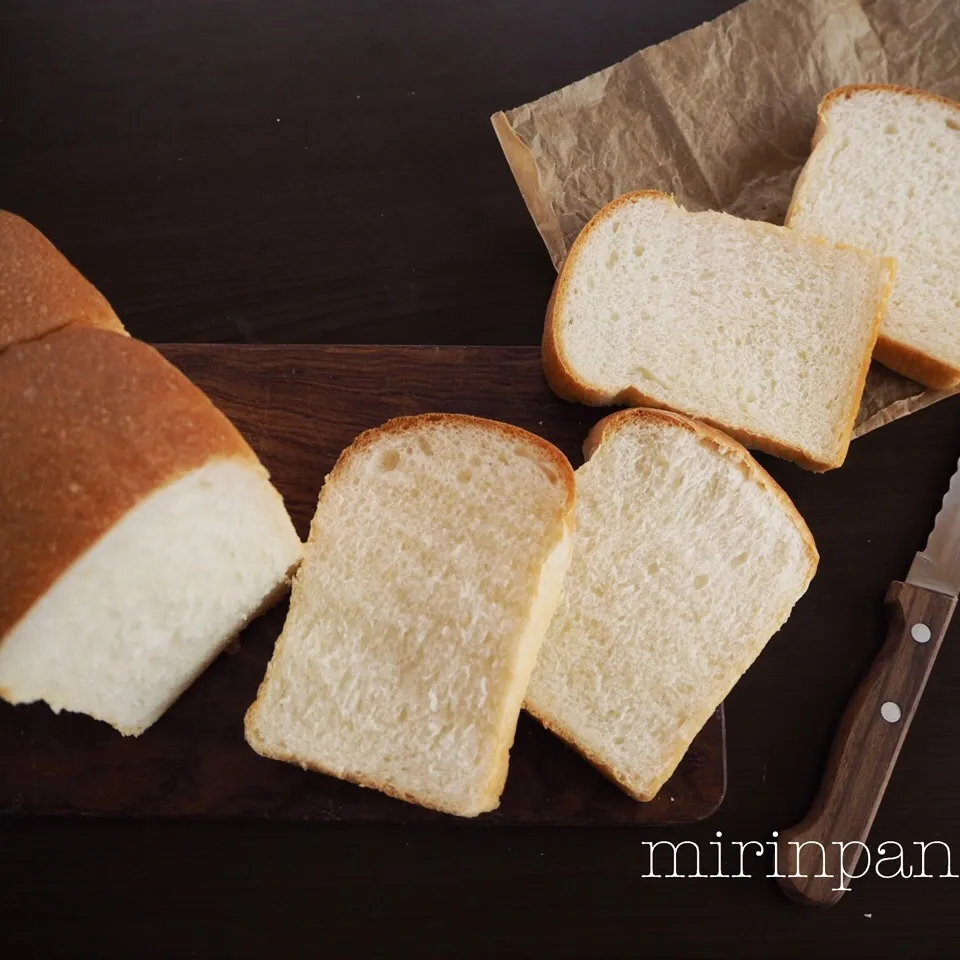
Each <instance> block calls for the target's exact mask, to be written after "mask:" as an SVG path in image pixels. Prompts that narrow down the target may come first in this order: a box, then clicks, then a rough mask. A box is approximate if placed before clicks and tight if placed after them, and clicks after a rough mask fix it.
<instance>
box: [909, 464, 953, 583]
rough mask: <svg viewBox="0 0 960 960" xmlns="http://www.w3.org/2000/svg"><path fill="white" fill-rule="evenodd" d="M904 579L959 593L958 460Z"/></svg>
mask: <svg viewBox="0 0 960 960" xmlns="http://www.w3.org/2000/svg"><path fill="white" fill-rule="evenodd" d="M907 583H912V584H914V586H917V587H924V588H926V589H927V590H936V591H937V592H938V593H946V594H949V595H950V596H953V597H955V596H957V594H958V593H960V462H958V463H957V469H956V470H955V471H954V474H953V476H952V477H951V478H950V486H949V487H948V488H947V492H946V494H945V495H944V498H943V504H942V505H941V506H940V512H939V513H938V514H937V516H936V519H935V520H934V521H933V529H932V530H931V531H930V536H929V538H928V539H927V545H926V546H925V547H924V548H923V550H921V551H920V553H918V554H917V555H916V556H915V557H914V558H913V563H912V564H911V565H910V572H909V573H908V574H907Z"/></svg>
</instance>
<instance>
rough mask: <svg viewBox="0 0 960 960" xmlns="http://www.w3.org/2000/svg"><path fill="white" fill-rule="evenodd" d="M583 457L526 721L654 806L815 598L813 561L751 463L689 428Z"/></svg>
mask: <svg viewBox="0 0 960 960" xmlns="http://www.w3.org/2000/svg"><path fill="white" fill-rule="evenodd" d="M584 453H585V455H586V456H587V457H588V460H587V462H586V463H585V464H584V465H583V466H582V467H581V468H580V469H579V470H578V471H577V532H576V534H575V536H574V554H573V561H572V562H571V564H570V570H569V571H568V573H567V577H566V580H565V581H564V587H563V597H562V599H561V602H560V606H559V607H558V609H557V612H556V614H555V616H554V618H553V621H552V622H551V624H550V629H549V630H548V631H547V638H546V640H545V641H544V645H543V648H542V649H541V651H540V656H539V658H538V660H537V666H536V669H535V670H534V673H533V678H532V679H531V681H530V686H529V688H528V690H527V696H526V703H525V706H526V708H527V709H528V710H529V711H530V712H531V713H532V714H533V715H534V716H536V717H537V718H538V719H540V720H541V721H542V722H543V723H544V725H545V726H547V727H548V728H550V729H551V730H553V731H554V732H555V733H557V734H558V735H559V736H560V737H562V738H563V739H564V740H566V741H567V742H569V743H570V744H571V745H572V746H573V747H574V748H575V749H576V750H578V751H579V752H580V753H582V754H583V755H584V756H585V757H586V758H587V759H588V760H590V761H591V762H592V763H593V764H595V765H596V766H597V767H599V768H600V770H602V771H603V772H604V773H605V774H606V775H607V776H608V777H610V779H612V780H613V781H614V782H615V783H617V784H619V785H620V786H621V787H622V788H623V789H624V790H625V791H626V792H627V793H629V794H630V795H631V796H633V797H635V798H636V799H638V800H651V799H652V798H653V797H654V796H655V795H656V793H657V791H658V790H659V789H660V787H661V786H662V785H663V783H664V782H665V781H666V780H667V779H668V778H669V777H670V775H671V773H673V771H674V769H675V768H676V766H677V764H678V763H679V762H680V759H681V758H682V756H683V754H684V752H685V751H686V749H687V747H688V746H689V745H690V741H691V740H692V739H693V738H694V736H695V735H696V733H697V731H698V730H699V729H700V728H701V727H702V726H703V724H704V722H705V721H706V720H707V718H708V717H709V716H710V714H711V713H712V712H713V711H714V710H715V709H716V707H717V705H718V704H719V703H720V702H721V701H722V700H723V698H724V697H725V696H726V695H727V693H728V692H729V690H730V689H731V687H733V685H734V684H735V683H736V681H737V680H738V678H739V677H740V675H741V674H742V673H743V672H744V671H745V670H746V669H747V667H749V666H750V664H751V663H752V662H753V660H754V659H755V658H756V657H757V655H758V654H759V653H760V651H761V650H762V649H763V647H764V645H765V644H766V642H767V640H769V638H770V637H771V636H772V635H773V634H774V633H775V632H776V631H777V630H778V629H779V628H780V626H781V625H782V624H783V622H784V621H785V620H786V619H787V616H788V615H789V613H790V610H791V608H792V607H793V605H794V604H795V603H796V601H797V600H798V599H799V598H800V597H801V596H802V595H803V593H804V591H805V590H806V589H807V585H808V584H809V583H810V580H811V578H812V577H813V574H814V572H815V570H816V567H817V562H818V556H817V550H816V546H815V545H814V542H813V538H812V537H811V536H810V532H809V530H808V529H807V527H806V524H805V523H804V522H803V519H802V518H801V517H800V515H799V514H798V513H797V511H796V509H795V508H794V506H793V504H792V503H791V502H790V501H789V500H788V499H787V497H786V495H785V494H784V492H783V491H782V490H781V489H780V488H779V487H778V486H777V484H776V483H774V481H773V480H772V479H771V478H770V477H769V476H768V475H767V473H766V472H765V471H764V470H763V469H762V468H761V467H760V466H759V464H757V462H756V461H755V460H754V459H753V457H751V456H750V454H748V453H747V451H746V450H744V449H743V447H741V446H740V445H739V444H738V443H736V442H734V441H733V440H731V439H730V438H729V437H726V436H725V435H724V434H722V433H720V432H719V431H717V430H714V429H712V428H711V427H708V426H705V425H703V424H701V423H698V422H696V421H694V420H690V419H688V418H687V417H683V416H680V415H678V414H675V413H667V412H665V411H657V410H645V409H640V410H625V411H621V412H619V413H615V414H613V415H611V416H609V417H607V418H606V419H604V420H601V421H600V423H598V424H597V426H596V427H594V429H593V431H592V432H591V433H590V436H589V437H588V438H587V441H586V443H585V445H584Z"/></svg>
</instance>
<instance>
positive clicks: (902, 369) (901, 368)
mask: <svg viewBox="0 0 960 960" xmlns="http://www.w3.org/2000/svg"><path fill="white" fill-rule="evenodd" d="M873 356H874V359H875V360H877V361H878V362H879V363H882V364H883V365H884V366H885V367H889V368H890V369H891V370H895V371H896V372H897V373H900V374H903V376H905V377H909V378H910V379H911V380H916V381H917V383H921V384H923V386H925V387H929V388H931V389H932V390H949V389H950V388H952V387H955V386H957V384H958V383H960V368H958V367H953V366H951V365H950V364H949V363H946V362H945V361H943V360H939V359H938V358H937V357H934V356H931V355H930V354H929V353H924V352H923V351H922V350H920V349H918V348H917V347H914V346H911V345H910V344H908V343H902V342H900V341H898V340H894V339H893V338H892V337H888V336H886V335H885V334H883V333H881V334H880V337H879V339H878V340H877V345H876V346H875V347H874V348H873Z"/></svg>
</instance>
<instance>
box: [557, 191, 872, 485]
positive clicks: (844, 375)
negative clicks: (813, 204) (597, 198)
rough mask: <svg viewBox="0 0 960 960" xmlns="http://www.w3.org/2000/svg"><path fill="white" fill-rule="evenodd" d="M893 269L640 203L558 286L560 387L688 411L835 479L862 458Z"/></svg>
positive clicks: (625, 205) (656, 200)
mask: <svg viewBox="0 0 960 960" xmlns="http://www.w3.org/2000/svg"><path fill="white" fill-rule="evenodd" d="M889 270H890V267H889V264H885V263H884V262H883V261H882V260H881V258H879V257H877V256H875V255H873V254H870V253H867V252H865V251H862V250H858V249H852V248H849V247H846V248H840V247H837V246H834V245H832V244H827V243H826V242H824V241H821V240H818V239H816V238H806V237H800V236H798V235H797V234H796V233H795V232H793V231H789V230H786V229H784V228H782V227H774V226H771V225H769V224H762V223H755V222H751V221H744V220H738V219H737V218H735V217H730V216H728V215H725V214H719V213H712V212H704V213H688V212H687V211H685V210H684V209H683V208H682V207H680V206H678V205H677V204H676V202H675V201H674V200H673V199H672V198H670V197H668V196H666V195H664V194H659V193H656V192H649V191H647V192H642V193H637V194H628V195H626V196H624V197H621V198H620V199H618V200H616V201H614V202H613V203H611V204H609V205H608V206H607V207H605V208H604V209H603V210H601V211H600V213H598V214H597V215H596V217H594V218H593V220H591V221H590V223H589V224H587V226H586V227H585V228H584V229H583V231H582V232H581V234H580V236H579V237H578V238H577V240H576V242H575V243H574V245H573V247H572V248H571V250H570V255H569V256H568V258H567V261H566V263H565V264H564V266H563V269H562V270H561V272H560V275H559V276H558V278H557V283H556V286H555V288H554V292H553V296H552V299H551V304H550V306H549V308H548V313H547V320H546V324H545V328H544V341H543V357H544V371H545V375H546V377H547V380H548V382H549V383H550V384H551V386H552V387H553V389H554V390H555V391H556V392H557V393H559V394H560V395H561V396H563V397H565V398H566V399H571V400H580V401H581V402H585V403H590V404H596V405H609V404H628V405H631V406H641V405H642V406H653V407H660V408H665V409H673V410H677V411H680V412H683V413H687V414H689V415H692V416H696V417H697V418H699V419H701V420H705V421H708V422H710V423H713V424H715V425H717V426H718V427H720V428H721V429H723V430H725V431H726V432H728V433H730V434H732V435H733V436H735V437H737V439H739V440H741V441H742V442H743V443H745V444H747V445H748V446H751V447H755V448H757V449H763V450H766V451H767V452H770V453H774V454H776V455H778V456H783V457H786V458H788V459H793V460H795V461H797V462H798V463H800V464H801V465H802V466H805V467H808V468H812V469H816V470H824V469H831V468H834V467H836V466H839V465H840V464H841V463H842V462H843V459H844V457H845V455H846V450H847V447H848V446H849V442H850V436H851V434H852V430H853V423H854V419H855V416H856V411H857V409H858V407H859V402H860V397H861V395H862V392H863V385H864V382H865V379H866V372H867V367H868V365H869V360H870V355H871V352H872V350H873V346H874V343H875V341H876V337H877V333H878V326H879V323H880V319H881V316H882V313H883V305H884V302H885V297H886V295H887V293H888V285H889V279H890V278H889ZM772 331H775V335H773V334H772Z"/></svg>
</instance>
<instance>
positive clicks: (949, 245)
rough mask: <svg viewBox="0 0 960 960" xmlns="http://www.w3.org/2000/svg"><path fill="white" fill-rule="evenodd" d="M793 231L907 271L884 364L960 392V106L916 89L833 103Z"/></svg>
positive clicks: (822, 113)
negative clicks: (891, 260) (891, 261)
mask: <svg viewBox="0 0 960 960" xmlns="http://www.w3.org/2000/svg"><path fill="white" fill-rule="evenodd" d="M813 143H814V147H813V152H812V153H811V155H810V158H809V160H808V161H807V163H806V165H805V166H804V168H803V171H802V172H801V174H800V179H799V180H798V181H797V185H796V188H795V189H794V194H793V200H792V201H791V204H790V210H789V211H788V213H787V225H788V226H790V227H794V228H796V229H797V230H802V231H803V232H805V233H810V234H816V235H818V236H822V237H826V238H827V239H829V240H832V241H844V242H846V243H852V244H856V245H857V246H861V247H864V248H866V249H868V250H875V251H876V252H877V253H881V254H883V255H885V256H892V257H895V258H896V260H897V278H896V282H895V283H894V287H893V293H892V295H891V297H890V303H889V305H888V307H887V312H886V316H885V317H884V321H883V325H882V326H881V328H880V339H879V340H878V341H877V346H876V349H875V350H874V356H875V357H876V359H877V360H879V361H880V362H881V363H883V364H885V365H886V366H888V367H891V368H892V369H893V370H896V371H897V372H898V373H902V374H903V375H904V376H907V377H910V378H911V379H913V380H916V381H918V382H919V383H922V384H924V385H925V386H928V387H933V388H935V389H945V388H948V387H954V386H956V385H957V384H958V383H960V103H957V102H956V101H953V100H947V99H945V98H943V97H938V96H935V95H934V94H932V93H924V92H923V91H920V90H910V89H907V88H906V87H896V86H886V85H865V86H864V85H857V86H849V87H841V88H840V89H838V90H834V91H833V92H832V93H829V94H828V95H827V96H826V97H825V98H824V99H823V101H822V102H821V104H820V109H819V111H818V122H817V129H816V132H815V134H814V140H813Z"/></svg>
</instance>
